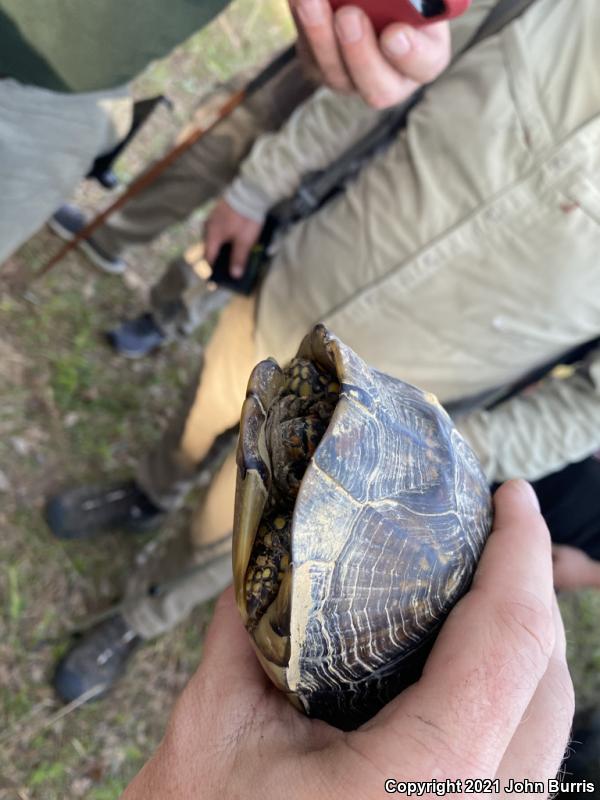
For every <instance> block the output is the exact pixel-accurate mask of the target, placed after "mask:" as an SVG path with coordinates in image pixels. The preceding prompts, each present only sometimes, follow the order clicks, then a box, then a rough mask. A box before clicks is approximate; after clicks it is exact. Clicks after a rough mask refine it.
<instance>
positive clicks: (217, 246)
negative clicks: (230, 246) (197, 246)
mask: <svg viewBox="0 0 600 800" xmlns="http://www.w3.org/2000/svg"><path fill="white" fill-rule="evenodd" d="M224 243H225V237H224V235H223V233H222V231H221V229H220V227H219V226H217V225H214V224H212V222H211V220H210V219H209V220H208V222H207V223H206V226H205V228H204V257H205V258H206V260H207V261H208V263H209V264H211V265H212V264H214V262H215V261H216V259H217V256H218V255H219V251H220V250H221V247H222V246H223V244H224Z"/></svg>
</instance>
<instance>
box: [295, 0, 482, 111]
mask: <svg viewBox="0 0 600 800" xmlns="http://www.w3.org/2000/svg"><path fill="white" fill-rule="evenodd" d="M470 2H471V0H311V2H309V3H306V4H305V3H304V2H303V0H289V3H290V7H291V9H292V13H293V14H294V18H295V20H296V24H297V27H298V34H299V36H298V50H299V53H300V55H301V57H302V58H303V59H304V61H305V62H306V64H307V66H309V67H312V68H313V71H314V68H315V67H316V70H317V72H318V73H320V78H321V81H322V82H323V83H324V84H325V85H326V86H328V87H329V88H330V89H333V90H335V91H342V92H344V93H351V92H355V93H356V94H358V95H360V96H361V97H362V99H363V100H364V101H365V103H367V104H368V105H370V106H372V107H373V108H376V109H383V108H389V107H390V106H394V105H396V104H398V103H402V102H403V101H404V100H407V99H408V98H409V97H410V96H411V95H412V94H414V92H415V91H416V90H417V89H418V88H419V87H420V86H422V85H423V84H426V83H430V82H431V81H432V80H434V79H435V78H437V77H438V75H439V74H440V73H441V72H442V71H443V70H444V69H445V67H446V66H447V65H448V64H449V63H450V57H451V46H450V30H449V27H448V25H447V23H445V22H444V21H443V20H446V19H448V18H449V17H450V16H456V14H459V13H461V12H462V11H465V10H466V9H467V8H468V6H469V5H470ZM369 20H371V22H370V21H369ZM395 22H396V23H397V22H404V23H408V24H407V25H404V26H401V25H394V24H393V23H395ZM434 22H435V23H436V24H427V23H434Z"/></svg>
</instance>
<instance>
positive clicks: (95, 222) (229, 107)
mask: <svg viewBox="0 0 600 800" xmlns="http://www.w3.org/2000/svg"><path fill="white" fill-rule="evenodd" d="M295 56H296V47H295V45H292V46H291V47H289V48H288V49H287V50H285V51H284V52H283V53H281V55H279V56H278V57H277V58H275V59H274V60H273V61H272V62H271V63H270V64H269V65H268V66H267V67H265V69H264V70H263V71H262V72H261V73H260V74H259V75H257V76H256V78H254V79H253V80H251V81H250V83H248V84H247V85H246V86H245V87H244V88H243V89H240V91H238V92H235V93H234V94H232V95H231V97H229V98H228V99H227V100H226V101H225V103H224V104H223V105H222V106H221V107H220V108H219V110H218V111H217V112H216V118H215V119H214V121H213V122H211V123H210V124H209V125H206V126H198V127H196V128H194V129H193V130H192V131H191V132H190V133H189V134H188V136H186V137H185V139H184V140H183V141H182V142H180V143H179V144H178V145H177V146H176V147H174V148H173V149H172V150H171V151H170V152H169V153H167V154H166V156H164V157H163V158H162V159H160V161H157V162H156V164H153V166H152V167H150V169H149V170H147V171H146V172H144V173H143V174H142V175H140V177H139V178H137V179H136V180H134V181H133V183H131V184H130V185H129V187H128V188H127V189H126V191H125V192H123V194H122V195H120V196H119V197H118V198H117V199H116V200H115V202H114V203H112V204H111V205H110V206H108V208H106V209H105V210H104V211H102V212H100V214H98V216H96V217H94V219H92V220H91V221H90V222H89V223H88V224H87V225H86V226H85V227H84V228H82V229H81V230H80V231H79V233H78V234H77V235H76V236H75V237H74V238H73V239H72V240H71V241H70V242H67V243H66V244H65V245H64V246H63V247H61V249H60V250H59V251H58V253H56V255H54V256H52V258H51V259H50V260H49V261H48V262H47V263H46V264H44V266H43V267H41V268H40V269H39V270H38V271H37V272H36V273H35V275H34V276H33V281H36V280H38V279H39V278H42V277H43V276H44V275H47V274H48V272H50V270H51V269H53V267H55V266H56V265H57V264H58V262H59V261H61V260H62V259H63V258H64V257H65V256H66V255H67V254H68V253H70V252H71V251H72V250H74V249H75V248H76V247H77V245H78V244H79V243H80V242H82V241H83V240H84V239H88V238H89V237H90V236H91V235H92V234H93V233H94V231H96V230H97V229H98V228H99V227H100V226H101V225H102V224H103V223H104V222H105V221H106V220H107V219H108V217H110V215H111V214H114V212H115V211H118V210H119V209H120V208H122V207H123V206H124V205H125V204H126V203H127V202H129V200H131V198H132V197H135V196H136V195H137V194H139V193H140V192H141V191H143V190H144V189H145V188H146V187H147V186H150V185H151V184H152V183H154V181H155V180H156V179H157V178H158V177H159V176H160V175H162V173H163V172H164V171H165V170H166V169H167V167H169V166H170V165H171V164H172V163H173V162H174V161H176V160H177V159H178V158H179V156H181V155H182V153H185V152H186V150H189V149H190V147H192V146H193V145H194V144H196V142H197V141H199V140H200V139H202V137H203V136H206V135H207V134H208V133H210V132H211V131H212V130H213V129H214V128H216V126H217V125H218V124H219V123H220V122H222V120H224V119H226V117H228V116H229V115H230V114H232V113H233V112H234V111H235V109H236V108H238V107H239V106H240V105H241V104H242V103H243V102H244V101H245V100H247V99H248V98H249V97H251V96H252V95H253V94H254V93H255V92H257V91H258V90H259V89H261V88H262V87H263V86H264V85H265V84H266V83H268V82H269V81H270V80H271V79H272V78H273V77H274V76H275V75H277V73H278V72H279V71H280V70H282V69H283V68H284V67H285V66H286V65H287V64H289V63H290V62H291V61H293V59H294V58H295ZM33 281H32V282H33Z"/></svg>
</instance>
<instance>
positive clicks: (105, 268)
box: [47, 217, 126, 275]
mask: <svg viewBox="0 0 600 800" xmlns="http://www.w3.org/2000/svg"><path fill="white" fill-rule="evenodd" d="M47 224H48V227H49V228H50V230H51V231H52V232H53V233H55V234H56V235H57V236H59V237H60V238H61V239H62V240H63V241H65V242H72V241H73V239H75V234H74V233H73V232H72V231H70V230H69V229H68V228H65V227H64V226H63V225H61V224H60V222H58V221H57V220H56V219H54V217H51V218H50V219H49V220H48V223H47ZM77 247H78V248H79V249H80V250H81V252H82V253H83V254H84V255H85V256H86V258H87V259H88V261H90V262H91V263H92V264H93V265H94V266H95V267H97V268H98V269H100V270H101V271H102V272H105V273H106V274H107V275H123V273H124V272H125V268H126V265H125V263H124V262H123V261H121V260H118V261H116V262H115V261H109V260H108V259H106V258H103V257H102V256H101V255H100V253H98V251H97V250H95V249H94V247H92V245H91V244H90V243H89V242H87V241H86V240H85V239H82V240H81V241H80V242H79V243H78V245H77Z"/></svg>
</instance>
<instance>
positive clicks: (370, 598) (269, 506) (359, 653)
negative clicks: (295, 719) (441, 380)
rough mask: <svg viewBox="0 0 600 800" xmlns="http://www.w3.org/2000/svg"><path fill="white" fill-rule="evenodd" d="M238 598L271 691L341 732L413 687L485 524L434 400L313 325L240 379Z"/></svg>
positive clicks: (457, 445) (460, 444)
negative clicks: (288, 349)
mask: <svg viewBox="0 0 600 800" xmlns="http://www.w3.org/2000/svg"><path fill="white" fill-rule="evenodd" d="M237 459H238V482H237V489H236V504H235V522H234V540H233V572H234V583H235V591H236V598H237V604H238V607H239V609H240V612H241V614H242V618H243V621H244V623H245V625H246V627H247V629H248V631H249V633H250V635H251V638H252V641H253V643H254V645H255V649H256V651H257V654H258V657H259V659H260V661H261V663H262V665H263V667H264V669H265V670H266V672H267V673H268V675H269V676H270V678H271V679H272V680H273V682H274V683H275V684H276V686H278V687H279V689H281V690H282V691H283V692H285V693H286V694H287V695H288V697H289V699H290V700H291V701H292V702H293V703H294V704H295V705H296V706H297V707H298V708H300V709H301V710H303V711H304V712H305V713H307V714H308V715H309V716H312V717H316V718H319V719H323V720H325V721H327V722H329V723H331V724H333V725H336V726H337V727H340V728H344V729H351V728H354V727H356V726H358V725H360V724H361V723H362V722H364V721H365V720H367V719H369V718H370V717H371V716H372V715H373V714H375V713H376V712H377V711H378V710H379V709H380V708H381V707H382V706H383V705H384V704H385V703H387V702H388V701H389V700H390V699H391V698H392V697H394V696H395V695H396V694H397V693H398V692H399V691H401V690H402V689H403V688H405V687H406V686H407V685H409V684H410V683H412V682H414V681H415V680H416V679H417V678H418V676H419V674H420V671H421V669H422V666H423V663H424V661H425V658H426V656H427V654H428V652H429V650H430V648H431V645H432V643H433V640H434V638H435V635H436V633H437V631H438V630H439V628H440V626H441V624H442V622H443V620H444V619H445V617H446V616H447V615H448V613H449V611H450V609H451V608H452V607H453V605H454V604H455V603H456V602H457V601H458V600H459V598H460V597H461V596H462V595H463V594H464V593H465V592H466V590H467V589H468V587H469V585H470V582H471V579H472V577H473V573H474V570H475V567H476V565H477V561H478V559H479V556H480V554H481V551H482V549H483V546H484V544H485V541H486V538H487V536H488V535H489V532H490V529H491V524H492V507H491V498H490V492H489V489H488V485H487V482H486V480H485V477H484V475H483V473H482V471H481V469H480V466H479V464H478V462H477V459H476V457H475V455H474V454H473V452H472V450H471V449H470V448H469V446H468V445H467V444H466V442H465V441H464V439H463V438H462V437H461V435H460V434H459V433H458V431H457V430H456V429H455V427H454V426H453V424H452V422H451V420H450V418H449V416H448V415H447V414H446V412H445V411H444V409H443V408H442V407H441V406H440V404H439V403H438V401H437V399H436V398H435V397H434V396H433V395H431V394H427V393H426V392H423V391H421V390H420V389H417V388H415V387H414V386H410V385H409V384H407V383H404V382H402V381H400V380H397V379H394V378H391V377H389V376H388V375H384V374H383V373H381V372H378V371H376V370H374V369H371V368H370V367H369V366H367V365H366V364H365V363H364V362H363V361H362V360H361V359H360V358H359V357H358V356H357V355H356V354H355V353H354V352H353V351H352V350H351V349H350V348H349V347H347V346H346V345H344V344H343V343H342V342H341V341H340V340H339V339H337V338H336V337H335V336H334V335H333V334H332V333H330V332H329V331H328V330H327V329H326V328H325V327H324V326H322V325H319V326H317V327H316V328H315V329H314V330H313V331H312V332H311V333H310V334H309V335H308V336H307V337H306V338H305V339H304V341H303V342H302V344H301V346H300V349H299V351H298V355H297V357H296V358H295V359H294V360H293V361H292V362H291V364H290V365H289V366H288V367H286V368H285V369H281V368H280V367H279V366H278V365H277V363H276V362H275V361H273V360H267V361H264V362H262V363H261V364H259V365H258V366H257V367H256V368H255V369H254V371H253V373H252V376H251V378H250V382H249V386H248V393H247V398H246V401H245V403H244V407H243V410H242V419H241V431H240V440H239V445H238V456H237Z"/></svg>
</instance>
